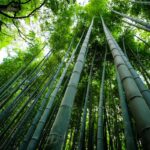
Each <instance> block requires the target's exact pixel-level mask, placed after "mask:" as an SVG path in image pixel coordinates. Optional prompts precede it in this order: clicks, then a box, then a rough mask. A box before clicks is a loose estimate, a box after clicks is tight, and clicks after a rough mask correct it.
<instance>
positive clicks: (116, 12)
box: [111, 10, 150, 29]
mask: <svg viewBox="0 0 150 150" xmlns="http://www.w3.org/2000/svg"><path fill="white" fill-rule="evenodd" d="M111 11H112V12H113V13H115V14H118V15H120V16H122V17H125V18H127V19H129V20H132V21H134V22H136V23H138V24H140V25H142V26H145V27H147V28H149V29H150V24H149V23H147V22H144V21H143V20H140V19H137V18H133V17H130V16H128V15H126V14H123V13H120V12H118V11H116V10H111Z"/></svg>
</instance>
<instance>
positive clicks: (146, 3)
mask: <svg viewBox="0 0 150 150" xmlns="http://www.w3.org/2000/svg"><path fill="white" fill-rule="evenodd" d="M131 2H132V3H135V4H144V5H150V2H149V1H137V0H136V1H131Z"/></svg>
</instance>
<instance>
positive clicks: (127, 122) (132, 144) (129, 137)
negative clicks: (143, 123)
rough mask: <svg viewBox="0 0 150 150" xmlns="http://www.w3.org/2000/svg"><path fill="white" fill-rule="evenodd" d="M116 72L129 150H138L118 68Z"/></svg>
mask: <svg viewBox="0 0 150 150" xmlns="http://www.w3.org/2000/svg"><path fill="white" fill-rule="evenodd" d="M116 72H117V83H118V91H119V97H120V104H121V109H122V114H123V122H124V128H125V132H124V133H125V139H126V146H127V150H131V149H132V150H136V149H137V144H136V141H135V137H134V134H133V130H132V125H131V118H130V115H129V112H128V106H127V104H126V99H125V95H124V91H123V87H122V83H121V80H120V77H119V74H118V71H117V69H116Z"/></svg>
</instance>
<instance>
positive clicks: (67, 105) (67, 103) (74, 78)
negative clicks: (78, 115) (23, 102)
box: [46, 20, 93, 149]
mask: <svg viewBox="0 0 150 150" xmlns="http://www.w3.org/2000/svg"><path fill="white" fill-rule="evenodd" d="M92 26H93V20H92V22H91V25H90V27H89V30H88V32H87V34H86V37H85V39H84V42H83V44H82V47H81V50H80V53H79V55H78V58H77V62H76V64H75V66H74V69H73V72H72V75H71V78H70V81H69V83H68V86H67V89H66V92H65V95H64V97H63V100H62V103H61V105H60V108H59V110H58V113H57V116H56V119H55V121H54V124H53V126H52V129H51V132H50V134H49V138H48V141H47V146H46V149H62V148H63V145H64V141H65V136H66V133H67V130H68V126H69V122H70V118H71V112H72V107H73V103H74V99H75V95H76V92H77V86H78V82H79V79H80V74H81V72H82V69H83V66H84V60H85V54H86V51H87V46H88V42H89V38H90V34H91V31H92Z"/></svg>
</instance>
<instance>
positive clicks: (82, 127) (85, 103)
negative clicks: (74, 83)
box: [78, 51, 96, 150]
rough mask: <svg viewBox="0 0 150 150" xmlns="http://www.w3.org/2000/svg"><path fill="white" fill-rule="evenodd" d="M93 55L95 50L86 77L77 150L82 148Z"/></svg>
mask: <svg viewBox="0 0 150 150" xmlns="http://www.w3.org/2000/svg"><path fill="white" fill-rule="evenodd" d="M95 55H96V51H95V54H94V56H93V59H92V63H91V67H90V73H89V77H88V85H87V89H86V95H85V102H84V108H83V116H82V121H81V127H80V135H79V143H78V149H79V150H82V148H83V145H82V142H83V138H84V132H85V126H86V116H87V104H88V99H89V91H90V85H91V79H92V71H93V66H94V60H95Z"/></svg>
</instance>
